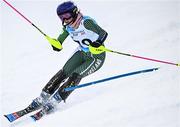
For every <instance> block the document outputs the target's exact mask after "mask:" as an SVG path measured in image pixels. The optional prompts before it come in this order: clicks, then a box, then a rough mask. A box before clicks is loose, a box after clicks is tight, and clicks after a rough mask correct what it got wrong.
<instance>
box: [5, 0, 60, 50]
mask: <svg viewBox="0 0 180 127" xmlns="http://www.w3.org/2000/svg"><path fill="white" fill-rule="evenodd" d="M3 1H4V2H5V3H6V4H7V5H8V6H9V7H10V8H12V9H13V10H14V11H15V12H16V13H18V14H19V15H20V16H21V17H23V18H24V19H25V20H26V21H27V22H28V23H30V24H31V25H32V26H33V27H34V28H36V29H37V30H38V31H39V32H40V33H41V34H42V35H44V37H45V38H46V39H47V41H48V42H49V43H50V44H51V45H53V46H54V47H56V48H58V49H62V45H61V44H60V43H59V41H56V40H54V39H53V38H51V37H49V36H48V35H47V34H45V33H44V32H43V31H42V30H41V29H40V28H38V27H37V26H36V25H35V24H34V23H32V22H31V21H30V20H29V19H28V18H27V17H25V16H24V15H23V14H22V13H21V12H19V11H18V10H17V9H16V8H15V7H13V6H12V5H11V4H10V3H9V2H7V1H6V0H3Z"/></svg>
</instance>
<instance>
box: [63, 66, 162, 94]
mask: <svg viewBox="0 0 180 127" xmlns="http://www.w3.org/2000/svg"><path fill="white" fill-rule="evenodd" d="M158 69H159V68H151V69H145V70H140V71H134V72H130V73H125V74H121V75H116V76H112V77H109V78H104V79H101V80H97V81H93V82H89V83H84V84H80V85H78V86H72V87H68V88H65V89H64V90H65V91H72V90H75V89H78V88H82V87H87V86H90V85H94V84H97V83H101V82H106V81H109V80H114V79H117V78H122V77H127V76H131V75H136V74H141V73H147V72H152V71H155V70H158Z"/></svg>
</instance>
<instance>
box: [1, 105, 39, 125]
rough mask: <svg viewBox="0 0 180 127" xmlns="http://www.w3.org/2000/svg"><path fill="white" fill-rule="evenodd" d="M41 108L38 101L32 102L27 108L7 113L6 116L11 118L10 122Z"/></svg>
mask: <svg viewBox="0 0 180 127" xmlns="http://www.w3.org/2000/svg"><path fill="white" fill-rule="evenodd" d="M40 108H41V107H40V106H38V105H37V104H36V103H34V102H32V103H31V104H30V105H29V106H28V107H27V108H25V109H22V110H20V111H17V112H13V113H10V114H6V115H4V117H6V118H7V119H8V120H9V122H13V121H15V120H17V119H19V118H21V117H22V116H24V115H27V114H29V113H31V112H33V111H36V110H38V109H40Z"/></svg>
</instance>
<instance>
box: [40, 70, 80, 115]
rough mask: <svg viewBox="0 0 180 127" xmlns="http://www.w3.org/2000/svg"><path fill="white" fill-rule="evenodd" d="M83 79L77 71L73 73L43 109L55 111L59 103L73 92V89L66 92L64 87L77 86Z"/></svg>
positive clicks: (49, 111)
mask: <svg viewBox="0 0 180 127" xmlns="http://www.w3.org/2000/svg"><path fill="white" fill-rule="evenodd" d="M80 81H81V76H80V75H79V74H77V73H73V74H72V76H70V77H69V78H68V80H67V81H66V82H65V83H64V84H63V85H62V86H61V87H60V88H59V90H58V91H57V92H56V93H55V94H54V95H53V97H52V98H51V99H50V100H49V101H48V102H47V103H46V104H45V105H44V106H43V110H44V112H45V113H46V114H49V113H51V112H53V111H54V110H55V109H56V107H57V105H58V103H60V102H61V101H62V100H63V101H65V100H66V98H67V97H68V96H69V95H70V94H71V93H72V91H68V92H65V91H64V89H65V88H67V87H71V86H76V85H78V84H79V82H80Z"/></svg>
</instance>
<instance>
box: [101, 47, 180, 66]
mask: <svg viewBox="0 0 180 127" xmlns="http://www.w3.org/2000/svg"><path fill="white" fill-rule="evenodd" d="M104 51H106V52H111V53H116V54H120V55H124V56H130V57H134V58H139V59H144V60H149V61H154V62H159V63H164V64H170V65H175V66H180V63H172V62H167V61H162V60H157V59H152V58H147V57H142V56H136V55H132V54H128V53H122V52H117V51H113V50H110V49H106V48H104Z"/></svg>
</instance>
